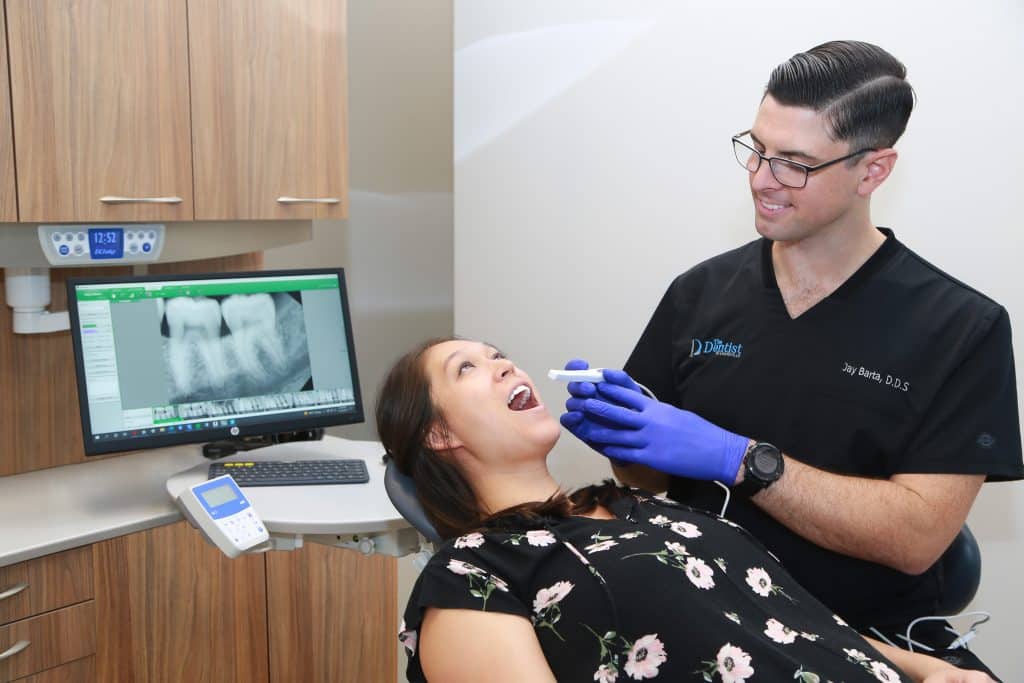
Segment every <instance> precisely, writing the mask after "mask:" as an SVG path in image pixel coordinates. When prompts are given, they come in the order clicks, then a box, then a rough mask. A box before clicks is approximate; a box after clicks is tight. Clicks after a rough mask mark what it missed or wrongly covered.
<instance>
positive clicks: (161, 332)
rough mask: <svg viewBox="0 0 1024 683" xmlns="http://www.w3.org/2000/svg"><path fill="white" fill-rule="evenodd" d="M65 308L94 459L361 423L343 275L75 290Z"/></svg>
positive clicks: (198, 279) (84, 282)
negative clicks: (67, 312) (218, 440)
mask: <svg viewBox="0 0 1024 683" xmlns="http://www.w3.org/2000/svg"><path fill="white" fill-rule="evenodd" d="M119 239H120V237H119V236H116V235H111V236H106V237H104V236H102V235H100V234H96V235H93V234H92V232H90V240H91V241H93V242H94V243H95V242H97V241H100V240H112V241H113V243H114V244H115V245H116V244H118V240H119ZM122 246H123V245H122ZM118 248H120V246H119V247H118ZM69 299H70V301H71V302H73V304H70V305H69V307H68V308H69V309H70V310H71V315H72V318H71V320H72V333H71V337H72V344H73V348H74V351H75V361H76V363H75V368H76V372H77V373H78V385H79V398H80V401H81V405H82V426H83V432H84V438H85V451H86V453H87V454H89V455H94V454H98V453H110V452H114V451H125V450H137V449H143V448H153V447H157V446H171V445H175V444H182V443H195V442H199V441H213V440H217V439H225V438H231V437H238V436H247V435H256V434H273V433H276V432H283V431H294V430H301V429H309V428H312V427H323V426H329V425H341V424H351V423H353V422H362V421H363V412H362V402H361V398H360V396H359V379H358V374H357V371H356V365H355V351H354V350H353V348H352V329H351V324H350V319H349V315H348V302H347V299H346V294H345V287H344V273H343V271H342V270H341V269H337V268H335V269H324V270H319V271H312V270H304V271H277V272H262V273H232V274H224V275H220V274H216V275H214V274H205V275H191V276H164V277H162V278H160V277H154V276H145V277H137V278H106V279H101V278H97V279H81V280H70V281H69Z"/></svg>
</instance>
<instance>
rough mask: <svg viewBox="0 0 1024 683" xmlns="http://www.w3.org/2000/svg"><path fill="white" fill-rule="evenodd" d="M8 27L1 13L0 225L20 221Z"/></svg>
mask: <svg viewBox="0 0 1024 683" xmlns="http://www.w3.org/2000/svg"><path fill="white" fill-rule="evenodd" d="M6 35H7V26H6V24H5V21H4V17H3V15H2V13H0V223H5V222H6V223H12V222H14V221H16V220H18V199H17V195H16V194H15V187H14V130H13V129H12V128H11V98H10V94H9V93H10V89H9V87H8V82H7V41H6Z"/></svg>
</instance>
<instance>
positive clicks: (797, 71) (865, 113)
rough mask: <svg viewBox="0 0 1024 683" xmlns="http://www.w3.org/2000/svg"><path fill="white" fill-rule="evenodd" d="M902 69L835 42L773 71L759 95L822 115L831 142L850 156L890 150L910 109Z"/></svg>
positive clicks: (873, 48) (882, 56)
mask: <svg viewBox="0 0 1024 683" xmlns="http://www.w3.org/2000/svg"><path fill="white" fill-rule="evenodd" d="M906 76H907V69H906V67H905V66H903V63H902V62H900V61H899V60H898V59H896V58H895V57H893V56H892V55H891V54H889V53H888V52H886V51H885V50H883V49H882V48H880V47H878V46H877V45H872V44H870V43H862V42H858V41H854V40H835V41H832V42H828V43H823V44H821V45H818V46H817V47H813V48H811V49H810V50H808V51H807V52H800V53H798V54H795V55H793V56H792V57H790V58H789V59H788V60H786V61H785V62H783V63H782V64H780V65H779V66H777V67H775V70H774V71H773V72H772V75H771V77H770V78H769V79H768V85H767V86H766V87H765V95H771V96H772V98H774V99H775V100H776V101H777V102H778V103H779V104H783V105H786V106H791V107H806V108H808V109H813V110H814V111H816V112H819V113H823V114H824V115H825V118H826V120H827V121H828V126H829V134H830V135H831V137H832V139H833V140H841V141H846V142H848V143H849V144H850V150H851V151H854V150H857V149H866V148H871V149H881V148H883V147H892V146H893V145H894V144H896V141H897V140H898V139H899V138H900V136H901V135H903V131H904V129H906V127H907V120H908V119H909V118H910V112H911V110H912V109H913V108H914V91H913V89H911V87H910V84H909V83H907V80H906Z"/></svg>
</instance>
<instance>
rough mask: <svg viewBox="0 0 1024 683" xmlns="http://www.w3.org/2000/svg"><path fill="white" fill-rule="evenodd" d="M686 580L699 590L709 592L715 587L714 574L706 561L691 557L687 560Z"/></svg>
mask: <svg viewBox="0 0 1024 683" xmlns="http://www.w3.org/2000/svg"><path fill="white" fill-rule="evenodd" d="M685 569H686V578H688V579H689V580H690V583H692V584H693V585H694V586H696V587H697V588H701V589H703V590H707V589H709V588H714V587H715V580H714V578H712V577H713V576H714V572H713V571H712V570H711V567H709V566H708V565H707V564H706V563H705V562H704V560H699V559H697V558H696V557H690V558H688V559H687V560H686V567H685Z"/></svg>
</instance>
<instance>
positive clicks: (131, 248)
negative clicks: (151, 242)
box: [128, 242, 139, 254]
mask: <svg viewBox="0 0 1024 683" xmlns="http://www.w3.org/2000/svg"><path fill="white" fill-rule="evenodd" d="M128 251H129V252H130V253H132V254H135V253H137V252H138V251H139V245H137V244H135V243H134V242H133V243H132V244H129V245H128Z"/></svg>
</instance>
